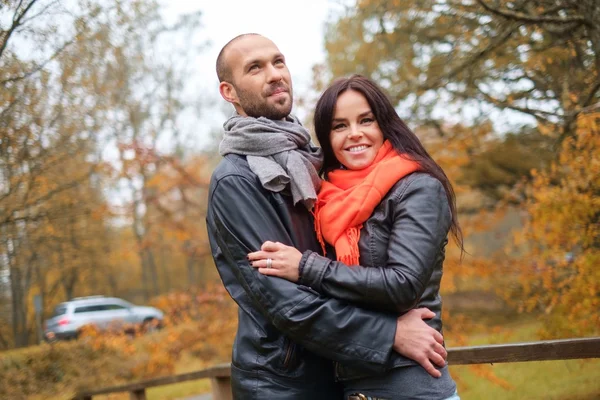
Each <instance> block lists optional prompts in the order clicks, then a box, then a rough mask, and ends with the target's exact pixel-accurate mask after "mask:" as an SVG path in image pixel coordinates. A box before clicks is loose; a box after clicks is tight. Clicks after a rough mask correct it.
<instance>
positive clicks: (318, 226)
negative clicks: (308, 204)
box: [311, 200, 327, 256]
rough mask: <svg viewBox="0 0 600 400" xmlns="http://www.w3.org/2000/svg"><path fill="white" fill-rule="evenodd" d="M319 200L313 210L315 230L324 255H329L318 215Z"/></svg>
mask: <svg viewBox="0 0 600 400" xmlns="http://www.w3.org/2000/svg"><path fill="white" fill-rule="evenodd" d="M319 208H320V207H319V200H317V201H316V202H315V205H314V207H313V209H312V211H311V213H312V215H313V219H314V221H315V231H316V232H317V240H318V241H319V244H320V245H321V250H322V251H323V255H324V256H326V255H327V250H326V249H325V239H323V232H322V231H321V220H320V218H319V217H318V215H319Z"/></svg>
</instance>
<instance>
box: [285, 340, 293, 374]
mask: <svg viewBox="0 0 600 400" xmlns="http://www.w3.org/2000/svg"><path fill="white" fill-rule="evenodd" d="M286 345H287V349H286V352H285V358H284V359H283V366H284V368H287V366H288V365H289V363H290V360H291V359H292V353H293V350H294V347H295V346H294V343H293V342H292V341H291V340H289V339H288V340H286Z"/></svg>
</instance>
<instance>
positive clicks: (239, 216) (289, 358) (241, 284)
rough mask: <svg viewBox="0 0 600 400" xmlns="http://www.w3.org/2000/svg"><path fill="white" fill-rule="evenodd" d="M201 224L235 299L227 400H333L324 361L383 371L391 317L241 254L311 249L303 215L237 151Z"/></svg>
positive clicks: (334, 390) (223, 166)
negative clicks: (270, 247) (276, 245)
mask: <svg viewBox="0 0 600 400" xmlns="http://www.w3.org/2000/svg"><path fill="white" fill-rule="evenodd" d="M207 228H208V234H209V239H210V245H211V249H212V253H213V257H214V260H215V264H216V266H217V269H218V271H219V274H220V276H221V279H222V281H223V284H224V285H225V287H226V289H227V291H228V292H229V294H230V295H231V296H232V298H233V299H234V300H235V301H236V302H237V304H238V305H239V313H238V331H237V335H236V339H235V343H234V348H233V355H232V386H233V395H234V398H236V399H283V400H285V399H299V400H300V399H310V400H320V399H323V400H325V399H327V400H330V399H336V398H338V399H341V398H342V392H341V391H340V389H339V387H338V385H337V384H336V383H335V380H334V375H333V363H332V362H331V361H329V360H333V361H337V362H340V363H342V364H343V365H346V366H349V367H354V368H359V369H360V370H368V371H370V372H373V373H381V372H382V371H384V370H385V369H387V368H389V365H390V360H391V354H392V353H393V351H392V345H393V339H394V334H395V330H396V319H397V313H394V312H384V311H373V310H365V309H361V308H359V307H357V306H354V305H351V304H349V303H348V302H345V301H343V300H339V299H333V298H330V297H327V296H323V295H320V294H319V293H317V292H316V291H315V290H313V289H311V288H309V287H307V286H303V285H297V284H295V283H291V282H288V281H286V280H283V279H279V278H273V277H268V276H265V275H262V274H260V273H258V271H256V270H255V269H254V268H252V267H251V266H250V265H249V262H248V260H247V258H246V256H247V254H248V253H249V252H251V251H256V250H259V249H260V246H261V244H262V243H263V242H264V241H266V240H272V241H279V242H282V243H285V244H287V245H291V246H294V247H296V248H298V249H299V250H300V251H306V250H312V251H318V250H319V248H320V247H319V245H318V243H317V241H316V239H315V232H314V227H313V220H312V217H311V214H310V213H309V212H308V211H307V210H306V209H305V208H304V207H303V206H294V205H293V204H292V201H291V197H290V196H287V195H285V194H280V193H274V192H270V191H268V190H265V189H264V188H263V187H262V186H261V184H260V182H259V180H258V178H257V177H256V175H255V174H254V173H253V172H252V171H251V170H250V168H249V166H248V163H247V161H246V158H245V157H243V156H238V155H233V154H230V155H227V156H226V157H225V158H224V159H223V160H222V161H221V163H220V164H219V166H218V167H217V168H216V170H215V171H214V173H213V176H212V178H211V183H210V192H209V202H208V212H207ZM390 311H393V310H390Z"/></svg>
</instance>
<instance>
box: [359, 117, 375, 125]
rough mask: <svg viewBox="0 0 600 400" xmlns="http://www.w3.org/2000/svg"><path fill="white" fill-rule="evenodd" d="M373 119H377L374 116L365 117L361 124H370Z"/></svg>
mask: <svg viewBox="0 0 600 400" xmlns="http://www.w3.org/2000/svg"><path fill="white" fill-rule="evenodd" d="M373 121H375V120H374V119H373V118H363V119H362V121H360V123H361V124H370V123H372V122H373Z"/></svg>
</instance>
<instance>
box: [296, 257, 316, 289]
mask: <svg viewBox="0 0 600 400" xmlns="http://www.w3.org/2000/svg"><path fill="white" fill-rule="evenodd" d="M312 253H313V252H312V251H311V250H306V251H305V252H304V253H302V258H300V264H299V265H298V283H299V284H304V283H305V282H304V281H303V280H302V273H303V272H304V266H305V265H306V262H307V261H308V257H310V255H311V254H312Z"/></svg>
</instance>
